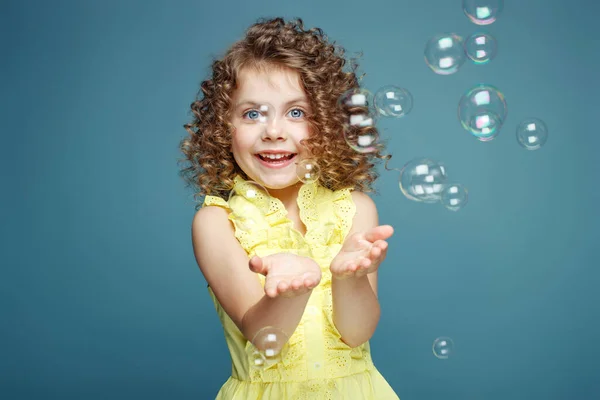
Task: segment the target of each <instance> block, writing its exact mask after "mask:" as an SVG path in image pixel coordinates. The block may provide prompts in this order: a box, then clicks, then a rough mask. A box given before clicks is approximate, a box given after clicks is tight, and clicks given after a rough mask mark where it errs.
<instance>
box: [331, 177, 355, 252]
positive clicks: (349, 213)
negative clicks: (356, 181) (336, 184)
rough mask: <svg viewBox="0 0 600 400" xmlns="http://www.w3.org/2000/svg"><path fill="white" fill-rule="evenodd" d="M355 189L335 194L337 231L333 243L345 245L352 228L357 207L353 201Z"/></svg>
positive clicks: (334, 210)
mask: <svg viewBox="0 0 600 400" xmlns="http://www.w3.org/2000/svg"><path fill="white" fill-rule="evenodd" d="M352 190H354V189H353V188H345V189H340V190H336V191H335V192H333V212H334V214H335V216H336V229H335V232H334V237H333V238H332V240H331V242H332V243H336V244H343V243H344V240H346V236H347V235H348V232H350V229H351V228H352V222H353V220H354V215H355V214H356V205H355V204H354V200H353V199H352Z"/></svg>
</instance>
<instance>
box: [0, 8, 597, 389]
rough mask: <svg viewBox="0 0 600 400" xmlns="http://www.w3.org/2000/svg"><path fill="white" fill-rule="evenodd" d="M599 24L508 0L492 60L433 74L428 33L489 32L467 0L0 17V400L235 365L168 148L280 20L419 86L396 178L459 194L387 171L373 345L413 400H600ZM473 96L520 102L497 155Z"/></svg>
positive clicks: (394, 125)
mask: <svg viewBox="0 0 600 400" xmlns="http://www.w3.org/2000/svg"><path fill="white" fill-rule="evenodd" d="M599 13H600V6H599V3H598V2H595V1H592V0H589V1H584V0H578V1H577V0H574V1H552V0H524V1H507V2H506V4H505V8H504V11H503V12H502V14H501V16H500V18H499V19H498V21H497V22H496V23H494V24H492V25H490V26H488V27H484V28H483V30H485V31H487V32H489V33H491V34H492V35H494V36H495V37H496V38H497V40H498V45H499V48H498V56H497V58H496V59H495V60H493V61H492V62H491V63H490V64H488V65H479V66H478V65H474V64H465V65H464V66H463V68H462V69H461V70H460V71H459V72H458V73H457V74H454V75H450V76H439V75H436V74H434V73H433V72H432V71H431V70H430V69H429V68H428V67H427V66H426V64H425V62H424V60H423V50H424V45H425V43H426V42H427V40H428V39H429V38H430V37H431V36H433V35H434V34H437V33H440V32H451V31H453V32H456V33H458V34H461V35H463V36H468V35H469V34H470V33H472V32H475V31H476V30H479V27H478V26H476V25H474V24H472V23H471V22H470V21H469V20H468V19H467V18H466V17H465V15H464V14H463V12H462V9H461V2H460V0H451V1H449V0H427V1H406V0H394V1H382V0H372V1H368V2H362V1H361V2H359V1H343V2H342V1H312V0H307V1H303V2H282V1H275V0H269V1H265V0H261V1H255V2H252V1H250V2H248V1H240V0H234V1H210V2H209V1H175V2H171V1H166V0H151V1H115V0H110V1H54V2H42V1H22V2H17V1H3V2H2V7H1V11H0V43H1V45H2V53H1V56H0V67H1V73H0V80H1V86H0V87H1V89H0V92H1V98H0V101H1V103H0V113H1V120H0V121H1V123H0V129H1V141H0V143H1V145H0V156H1V157H0V167H1V168H0V170H1V175H0V176H1V177H2V184H1V187H2V189H1V190H2V194H1V197H0V201H1V202H2V204H1V207H0V219H1V224H0V233H1V235H2V237H1V239H2V240H1V242H0V243H1V244H0V246H1V252H2V254H1V256H0V263H1V264H2V266H1V270H0V271H1V272H0V273H1V275H0V317H1V319H0V321H1V322H0V398H2V399H54V398H57V399H106V398H111V399H130V398H144V399H170V398H176V399H210V398H214V396H215V395H216V392H217V391H218V389H219V387H220V386H221V384H222V383H223V382H224V381H225V380H226V378H227V377H228V376H229V373H230V360H229V356H228V353H227V349H226V346H225V341H224V337H223V333H222V328H221V326H220V324H219V321H218V319H217V315H216V313H215V310H214V308H213V305H212V303H211V301H210V298H209V296H208V293H207V290H206V283H205V281H204V278H203V277H202V274H201V273H200V271H199V269H198V267H197V265H196V263H195V260H194V257H193V252H192V247H191V239H190V225H191V220H192V216H193V214H194V204H195V203H194V202H193V199H192V196H191V191H190V190H189V189H185V187H184V183H183V181H182V180H181V179H180V178H179V177H178V175H177V173H178V170H179V169H178V165H177V159H178V158H179V157H180V153H179V150H178V144H179V141H180V140H181V138H182V137H183V136H185V135H186V132H185V131H184V130H183V128H182V125H183V124H184V123H186V122H188V121H190V120H191V114H190V113H189V111H188V110H189V105H190V103H191V102H192V101H193V99H194V97H195V95H196V92H197V90H198V88H199V84H200V82H201V81H202V80H203V79H205V78H207V77H208V74H209V72H210V70H209V66H210V63H211V61H212V58H213V57H218V56H220V55H222V54H223V52H224V51H225V49H226V48H227V47H228V46H229V45H230V44H231V43H233V42H234V41H235V40H237V39H239V38H241V36H242V35H243V33H244V30H245V29H246V28H247V27H248V26H249V25H250V24H252V23H253V22H255V21H256V20H257V19H258V18H259V17H271V16H283V17H286V18H287V17H295V16H299V17H301V18H303V19H304V21H305V23H306V24H307V25H308V26H311V27H312V26H318V27H321V28H323V29H324V30H325V32H326V33H327V34H328V35H329V37H330V38H331V39H333V40H336V41H337V43H338V44H341V45H342V46H344V47H345V48H346V49H347V50H348V51H349V52H358V51H363V52H364V57H363V59H362V62H361V69H362V70H363V71H364V72H366V73H367V76H366V77H365V78H364V80H363V84H364V86H365V87H366V88H367V89H370V90H372V91H376V90H377V89H378V88H379V87H381V86H383V85H386V84H396V85H399V86H403V87H405V88H407V89H408V90H410V91H411V92H412V94H413V96H414V109H413V111H412V112H411V113H410V114H409V115H408V116H407V117H406V118H403V119H400V120H386V121H382V125H381V127H382V128H385V130H384V136H385V138H386V139H387V140H388V144H389V151H390V152H391V153H392V154H393V155H394V156H393V158H392V160H391V162H390V166H391V167H393V168H401V166H402V165H403V164H404V163H405V162H407V161H409V160H411V159H413V158H415V157H420V156H427V157H430V158H434V159H437V160H440V161H442V162H444V163H445V164H446V167H447V170H448V173H449V176H450V178H451V180H452V181H455V182H459V183H462V184H464V185H465V186H466V187H467V188H468V189H469V194H470V198H469V203H468V204H467V206H466V207H465V208H464V209H463V210H461V211H459V212H456V213H454V212H450V211H448V210H446V209H445V208H444V207H442V206H441V205H439V204H437V205H435V204H421V203H415V202H411V201H409V200H407V199H405V198H404V197H403V196H402V195H401V193H400V191H399V189H398V177H399V173H398V171H391V172H390V171H385V170H383V168H381V178H380V180H378V181H377V188H378V190H379V191H380V194H379V195H378V196H374V200H375V201H376V203H377V205H378V207H379V214H380V221H381V223H387V224H392V225H393V226H394V227H395V228H396V234H395V235H394V236H393V237H392V238H391V240H390V249H389V253H388V260H387V261H386V262H385V263H384V265H383V266H382V267H381V270H380V274H381V280H380V299H381V302H382V309H383V315H382V319H381V322H380V324H379V327H378V330H377V332H376V334H375V336H374V338H373V339H372V348H373V353H374V361H375V363H376V365H377V366H378V368H379V369H380V371H381V372H382V374H383V375H384V376H385V377H386V379H387V380H388V381H389V383H390V384H391V385H392V386H393V387H394V389H395V390H396V391H397V393H398V394H399V395H400V397H401V399H402V400H424V399H425V400H429V399H444V400H454V399H456V400H459V399H460V400H494V399H498V400H500V399H511V400H519V399H524V400H525V399H527V400H530V399H576V400H579V399H581V400H587V399H597V398H600V379H599V378H598V376H599V375H600V371H599V367H598V358H599V356H600V344H599V343H600V342H599V339H600V325H599V322H598V317H599V316H600V301H599V300H600V299H599V295H598V294H597V293H598V292H597V288H598V282H599V281H600V280H599V279H600V274H599V273H598V265H599V264H600V263H599V262H598V260H597V256H596V254H597V253H594V249H595V248H596V247H597V244H598V237H599V232H598V222H600V221H599V218H598V217H599V213H598V206H597V205H598V202H599V200H600V191H599V189H598V184H599V182H600V181H599V179H598V171H599V170H600V168H599V167H598V161H597V156H596V153H597V151H598V149H599V148H600V138H599V132H598V123H597V118H598V108H599V105H600V104H599V101H598V89H599V79H598V75H597V74H596V72H595V70H596V69H597V68H598V64H599V63H600V45H599V41H598V35H597V27H596V26H595V25H597V16H598V14H599ZM479 82H486V83H491V84H493V85H496V86H497V87H498V88H500V89H501V90H502V92H503V93H504V94H505V96H506V99H507V103H508V109H509V112H508V117H507V120H506V122H505V126H504V128H503V131H502V132H501V133H500V135H499V136H498V137H497V138H496V139H495V140H493V141H491V142H489V143H482V142H479V141H477V140H475V139H474V138H473V137H471V136H469V134H468V133H466V132H465V131H464V130H463V129H462V127H461V126H460V124H459V122H458V119H457V117H456V109H457V104H458V100H459V98H460V96H461V95H462V94H463V93H464V92H465V91H466V90H467V89H468V88H469V87H470V86H472V85H473V84H475V83H479ZM529 116H535V117H538V118H541V119H542V120H544V121H545V122H546V124H547V125H548V128H549V130H550V136H549V139H548V142H547V143H546V145H545V146H544V147H543V148H542V149H540V150H538V151H526V150H524V149H522V148H521V147H520V146H519V145H518V144H517V142H516V139H515V134H514V131H515V127H516V126H517V124H518V123H519V122H520V121H521V120H522V119H524V118H526V117H529ZM440 336H449V337H451V338H452V339H453V340H454V344H455V353H454V354H453V355H452V356H451V357H450V358H449V359H447V360H439V359H437V358H436V357H434V355H433V354H432V350H431V347H432V343H433V341H434V340H435V339H436V338H437V337H440Z"/></svg>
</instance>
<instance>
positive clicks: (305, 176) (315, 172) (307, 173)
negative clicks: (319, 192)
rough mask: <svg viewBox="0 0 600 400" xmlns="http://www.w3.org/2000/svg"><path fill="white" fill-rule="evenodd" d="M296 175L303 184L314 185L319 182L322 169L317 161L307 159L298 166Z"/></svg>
mask: <svg viewBox="0 0 600 400" xmlns="http://www.w3.org/2000/svg"><path fill="white" fill-rule="evenodd" d="M296 174H297V175H298V179H300V181H301V182H303V183H313V182H316V181H318V180H319V177H320V176H321V169H320V168H319V164H317V162H316V160H314V159H312V158H305V159H304V160H301V161H299V162H298V163H297V164H296Z"/></svg>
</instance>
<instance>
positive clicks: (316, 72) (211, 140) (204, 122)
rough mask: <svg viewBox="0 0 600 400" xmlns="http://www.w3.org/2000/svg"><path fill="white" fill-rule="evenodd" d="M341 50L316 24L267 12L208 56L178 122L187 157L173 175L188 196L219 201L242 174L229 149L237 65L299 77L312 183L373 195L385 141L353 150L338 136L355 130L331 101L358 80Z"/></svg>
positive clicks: (353, 66)
mask: <svg viewBox="0 0 600 400" xmlns="http://www.w3.org/2000/svg"><path fill="white" fill-rule="evenodd" d="M344 54H345V50H344V49H343V48H342V47H339V46H336V45H335V42H332V43H329V42H328V38H327V36H326V35H325V34H324V33H323V31H322V30H321V29H320V28H312V29H305V28H304V24H303V22H302V19H300V18H296V19H294V20H292V21H289V22H286V21H284V20H283V19H282V18H274V19H261V20H259V21H258V22H257V23H255V24H253V25H252V26H250V28H248V30H247V31H246V35H245V37H244V38H243V39H242V40H240V41H238V42H236V43H234V44H233V46H232V47H231V48H230V49H229V50H228V51H227V52H226V54H225V55H224V57H223V58H222V59H221V60H214V61H213V63H212V78H211V79H207V80H205V81H203V82H202V84H201V86H200V89H201V92H202V94H203V97H202V98H199V97H200V91H199V92H198V97H197V99H196V101H194V102H193V103H192V104H191V111H192V113H193V115H194V118H193V121H192V122H191V123H188V124H185V125H184V128H185V129H186V131H187V132H188V133H189V136H186V137H185V138H184V139H183V140H182V141H181V143H180V150H181V152H183V154H184V155H185V159H181V160H180V161H184V162H187V165H186V166H184V167H183V168H182V169H181V171H180V175H181V176H182V177H183V178H184V180H185V181H186V182H187V184H188V187H189V186H193V187H194V190H195V192H196V193H195V194H194V197H203V196H206V195H213V196H218V197H221V198H224V199H227V197H228V194H229V192H230V191H231V189H232V188H233V183H234V181H233V178H234V177H235V175H238V174H239V175H240V176H241V177H242V178H244V179H246V180H248V176H247V175H246V174H245V173H244V171H242V169H241V168H240V167H239V166H238V165H237V163H236V162H235V160H234V158H233V154H232V153H231V141H232V136H231V135H232V132H233V124H232V123H231V122H230V117H231V112H232V106H231V98H232V96H233V93H234V91H235V89H236V87H237V81H236V79H237V77H238V76H239V75H238V74H239V72H240V71H241V70H242V69H243V68H255V69H257V70H260V69H263V70H264V69H268V68H272V67H275V68H287V69H291V70H294V71H296V72H298V74H299V76H300V80H301V85H302V86H303V89H304V91H305V92H306V95H307V97H308V100H309V103H310V106H311V109H312V110H313V111H312V112H311V113H309V114H308V115H307V121H308V126H309V132H310V134H309V137H308V139H305V140H303V141H302V142H301V144H302V145H304V146H306V148H307V149H308V152H309V154H311V156H312V157H313V158H314V159H316V160H317V162H318V166H319V167H320V170H321V173H320V177H319V184H320V185H322V186H324V187H326V188H328V189H331V190H338V189H342V188H348V187H351V188H353V189H357V190H360V191H363V192H375V193H377V191H376V190H374V189H373V187H372V184H373V183H374V182H375V180H376V179H377V178H378V176H379V175H378V173H377V172H376V170H375V168H374V167H375V164H373V162H374V161H375V160H374V159H389V158H390V157H391V156H389V155H387V156H382V155H381V153H380V151H381V150H382V149H383V148H384V147H385V145H384V143H383V142H381V141H378V142H377V143H376V144H375V151H373V152H369V153H363V152H357V151H355V150H353V149H352V148H351V147H350V146H349V145H348V143H347V142H346V138H345V137H344V136H346V137H351V136H353V135H354V136H356V135H357V134H358V133H359V132H357V131H356V130H357V129H358V128H350V129H348V128H347V123H346V124H345V122H346V121H347V120H348V113H349V112H354V111H355V110H351V109H349V108H345V109H344V108H343V107H341V106H340V105H339V102H338V99H339V98H340V96H341V95H342V94H343V93H344V92H346V91H348V90H350V89H358V88H360V85H359V79H358V78H357V76H356V68H357V64H356V62H352V63H351V66H350V68H349V69H350V71H345V70H344V66H345V65H346V63H347V60H346V59H345V58H344ZM345 126H346V127H345ZM344 127H345V128H344ZM353 129H354V131H352V130H353ZM359 130H360V134H363V133H364V131H365V130H369V131H371V132H368V133H370V134H373V135H377V129H376V128H375V127H374V126H371V127H366V128H360V129H359ZM315 133H318V134H315Z"/></svg>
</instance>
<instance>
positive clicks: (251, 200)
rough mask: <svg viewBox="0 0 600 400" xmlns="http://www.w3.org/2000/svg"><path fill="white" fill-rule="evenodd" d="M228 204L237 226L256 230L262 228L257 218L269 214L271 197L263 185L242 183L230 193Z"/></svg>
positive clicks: (249, 182)
mask: <svg viewBox="0 0 600 400" xmlns="http://www.w3.org/2000/svg"><path fill="white" fill-rule="evenodd" d="M228 204H229V207H230V208H231V210H232V212H231V213H232V215H233V217H234V218H235V222H236V224H238V225H239V227H240V228H241V229H243V230H246V231H250V230H256V229H257V228H259V226H260V221H259V220H257V219H256V217H260V216H263V215H265V214H267V213H268V212H269V208H270V206H271V196H270V195H269V192H268V191H267V189H266V188H265V187H263V186H262V185H260V184H258V183H256V182H253V181H242V182H240V183H238V184H236V185H235V187H234V188H233V189H232V190H231V191H230V192H229V200H228Z"/></svg>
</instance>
